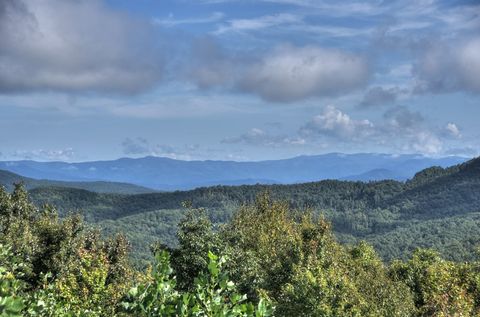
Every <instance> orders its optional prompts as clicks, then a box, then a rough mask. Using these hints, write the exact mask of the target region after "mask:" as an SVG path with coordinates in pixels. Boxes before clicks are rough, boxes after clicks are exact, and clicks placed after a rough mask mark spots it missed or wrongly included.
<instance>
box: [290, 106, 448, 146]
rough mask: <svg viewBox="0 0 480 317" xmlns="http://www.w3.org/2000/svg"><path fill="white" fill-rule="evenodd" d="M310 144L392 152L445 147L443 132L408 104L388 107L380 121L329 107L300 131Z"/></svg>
mask: <svg viewBox="0 0 480 317" xmlns="http://www.w3.org/2000/svg"><path fill="white" fill-rule="evenodd" d="M298 134H299V135H301V136H302V137H303V138H304V139H305V140H306V142H308V143H309V144H315V143H318V142H321V143H325V142H327V143H329V144H335V145H342V144H343V145H344V146H348V147H349V148H350V149H354V148H358V145H360V144H361V147H362V148H365V147H368V148H381V149H383V150H389V151H400V152H407V153H412V152H414V153H422V154H428V155H435V154H439V153H441V151H442V150H443V148H444V142H443V140H442V138H443V137H444V133H443V132H439V131H437V130H435V129H431V128H429V127H428V126H426V124H425V119H424V117H423V116H422V115H421V114H420V113H419V112H415V111H411V110H409V109H408V108H407V107H405V106H396V107H394V108H391V109H389V110H387V111H386V112H385V113H384V115H383V118H382V119H381V120H379V121H378V122H372V121H370V120H367V119H353V118H352V117H350V115H348V114H346V113H344V112H342V111H341V110H339V109H337V108H335V107H334V106H327V107H325V108H324V110H323V112H322V113H321V114H319V115H316V116H314V117H313V118H312V119H310V120H309V121H308V122H306V123H305V124H304V125H303V126H301V127H300V129H299V130H298Z"/></svg>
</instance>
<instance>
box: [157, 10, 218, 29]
mask: <svg viewBox="0 0 480 317" xmlns="http://www.w3.org/2000/svg"><path fill="white" fill-rule="evenodd" d="M224 17H225V14H223V13H222V12H213V13H212V14H211V15H210V16H208V17H203V18H190V19H175V18H174V16H173V15H172V14H171V15H169V16H168V18H166V19H160V18H156V19H153V23H154V24H157V25H161V26H165V27H172V26H177V25H182V24H204V23H213V22H218V21H220V20H222V19H223V18H224Z"/></svg>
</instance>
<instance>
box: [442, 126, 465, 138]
mask: <svg viewBox="0 0 480 317" xmlns="http://www.w3.org/2000/svg"><path fill="white" fill-rule="evenodd" d="M444 132H445V133H444V134H445V135H446V136H447V137H452V138H456V139H459V138H461V137H462V133H461V132H460V129H459V128H458V127H457V125H456V124H455V123H452V122H449V123H447V125H446V126H445V129H444Z"/></svg>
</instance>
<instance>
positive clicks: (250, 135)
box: [222, 128, 305, 148]
mask: <svg viewBox="0 0 480 317" xmlns="http://www.w3.org/2000/svg"><path fill="white" fill-rule="evenodd" d="M222 143H226V144H246V145H253V146H265V147H274V148H276V147H283V146H295V145H304V144H305V139H303V138H300V137H288V136H285V135H274V134H270V133H267V132H265V131H264V130H262V129H259V128H252V129H250V131H248V132H246V133H244V134H242V135H240V136H238V137H231V138H225V139H223V140H222Z"/></svg>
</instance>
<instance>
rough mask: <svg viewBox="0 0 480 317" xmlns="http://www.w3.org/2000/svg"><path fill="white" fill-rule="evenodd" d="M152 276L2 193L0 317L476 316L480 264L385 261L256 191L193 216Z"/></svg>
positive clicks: (98, 241) (107, 244) (116, 244)
mask: <svg viewBox="0 0 480 317" xmlns="http://www.w3.org/2000/svg"><path fill="white" fill-rule="evenodd" d="M187 209H188V210H187V211H186V212H184V214H183V216H182V219H181V220H180V221H179V224H178V231H177V233H176V237H177V245H176V248H173V249H172V248H170V247H168V246H166V245H164V244H162V243H156V244H153V245H152V246H151V252H152V254H154V255H155V260H154V261H152V263H151V265H149V266H148V267H147V268H145V269H135V268H134V267H133V266H132V265H131V262H130V260H129V257H128V252H129V249H130V245H129V243H128V240H127V239H125V237H124V236H122V235H116V236H114V237H110V238H106V239H105V238H102V236H101V234H100V232H99V230H97V229H95V228H91V226H88V225H86V224H85V223H84V222H83V221H82V218H81V217H80V216H78V215H73V214H71V215H67V216H64V217H59V215H58V213H57V211H56V210H55V208H53V207H51V206H48V205H46V206H44V207H42V208H37V207H36V206H35V205H34V204H33V203H31V202H30V200H29V197H28V193H27V192H26V191H25V190H24V189H23V188H22V187H21V186H17V187H16V188H15V190H14V191H13V192H12V193H8V192H6V191H5V190H0V316H152V317H153V316H252V317H253V316H256V317H260V316H331V317H333V316H359V317H360V316H372V317H373V316H413V317H416V316H478V314H479V313H480V284H479V281H480V262H478V261H470V262H463V263H458V262H453V261H448V260H445V259H443V258H442V257H441V256H440V255H439V254H438V253H437V252H435V251H431V250H425V249H417V250H415V252H413V253H412V254H411V255H410V256H409V258H408V259H407V260H404V261H402V260H395V261H393V262H392V263H390V264H385V263H384V262H383V261H381V259H380V257H379V256H378V255H377V253H376V252H375V250H374V248H373V247H371V246H370V245H369V244H367V243H365V242H360V243H357V244H355V245H350V246H345V245H342V244H340V243H338V242H337V241H336V239H335V237H334V235H333V234H332V231H331V224H330V223H329V222H328V221H326V220H325V218H324V217H322V216H317V215H315V214H314V213H313V212H299V211H298V210H293V209H291V208H290V206H289V203H288V202H286V201H277V200H273V199H272V198H271V197H270V196H269V195H268V194H267V193H264V194H260V195H258V196H257V197H256V199H254V202H253V203H251V204H245V205H243V206H241V207H239V208H238V209H237V210H236V212H235V213H234V214H233V215H231V217H230V220H229V221H227V222H226V223H224V224H223V225H221V226H215V225H214V224H213V223H212V222H211V221H210V219H209V217H208V216H207V214H206V213H205V210H203V209H194V208H192V207H188V208H187Z"/></svg>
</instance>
